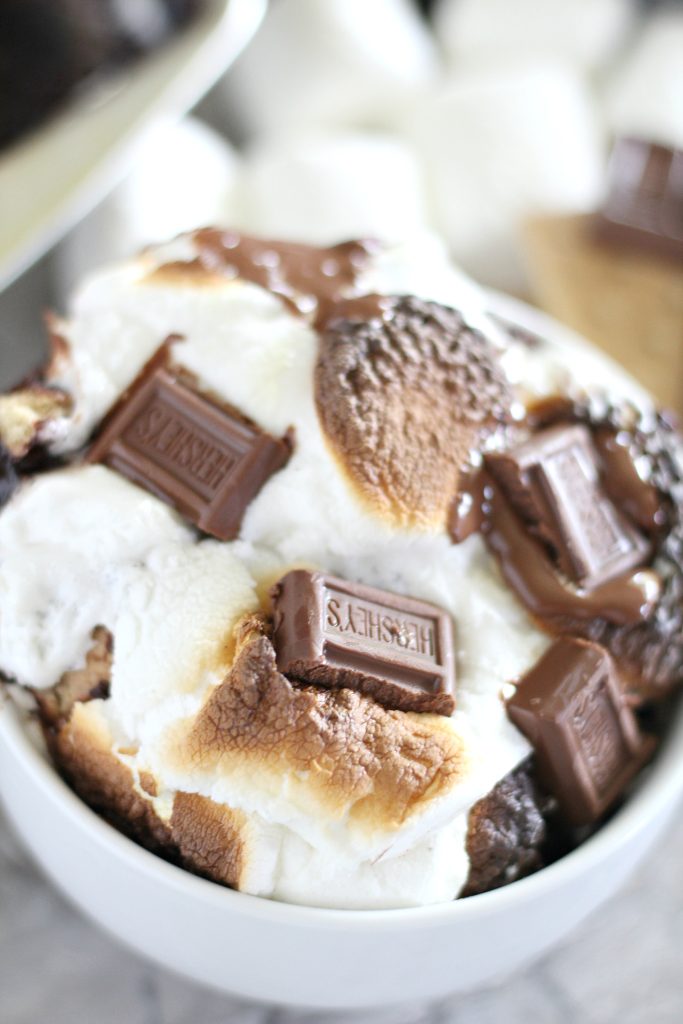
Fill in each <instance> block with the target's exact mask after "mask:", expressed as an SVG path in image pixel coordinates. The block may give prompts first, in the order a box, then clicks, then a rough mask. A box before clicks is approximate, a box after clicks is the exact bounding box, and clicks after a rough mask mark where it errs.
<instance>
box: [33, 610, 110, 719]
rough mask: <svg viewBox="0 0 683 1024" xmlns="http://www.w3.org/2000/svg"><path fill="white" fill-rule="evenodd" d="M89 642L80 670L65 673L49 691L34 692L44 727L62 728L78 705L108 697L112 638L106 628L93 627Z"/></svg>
mask: <svg viewBox="0 0 683 1024" xmlns="http://www.w3.org/2000/svg"><path fill="white" fill-rule="evenodd" d="M92 640H93V644H92V647H91V648H90V650H89V651H88V653H87V654H86V656H85V665H84V667H83V668H78V669H72V670H71V671H70V672H65V673H64V675H63V676H62V678H61V679H60V680H59V682H58V683H56V684H55V686H52V687H51V688H50V689H49V690H34V691H33V695H34V697H35V700H36V703H37V705H38V710H39V712H40V718H41V721H42V723H43V725H44V726H47V727H48V728H50V729H55V728H59V727H61V726H62V725H64V724H65V722H66V721H67V719H68V718H69V715H70V714H71V711H72V708H73V706H74V704H75V703H76V702H77V701H82V702H83V701H87V700H92V699H93V698H94V697H105V696H107V694H108V692H109V684H110V681H111V666H112V660H113V651H114V641H113V637H112V635H111V633H110V632H109V630H108V629H106V627H105V626H95V628H94V629H93V631H92Z"/></svg>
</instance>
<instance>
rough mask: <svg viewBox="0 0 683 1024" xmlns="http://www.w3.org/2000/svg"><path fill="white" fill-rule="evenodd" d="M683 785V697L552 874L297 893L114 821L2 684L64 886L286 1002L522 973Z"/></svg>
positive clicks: (194, 972) (10, 748)
mask: <svg viewBox="0 0 683 1024" xmlns="http://www.w3.org/2000/svg"><path fill="white" fill-rule="evenodd" d="M496 301H497V308H498V310H499V312H501V313H503V314H505V313H507V314H508V315H510V316H513V317H516V318H517V319H518V321H520V322H522V323H526V325H527V326H528V327H529V328H530V329H532V330H538V331H540V332H541V333H546V332H547V331H548V329H550V333H551V334H554V336H555V338H557V340H558V343H561V339H560V338H559V337H558V332H559V334H560V335H561V334H564V335H565V336H566V337H567V339H568V340H571V341H572V342H574V341H575V339H574V338H573V337H571V339H570V335H569V332H565V331H563V330H562V331H560V329H559V328H558V327H557V325H554V324H552V323H551V322H550V321H548V320H547V319H546V318H545V317H541V316H539V315H538V314H532V313H531V312H530V311H528V309H526V308H525V307H523V306H522V305H521V304H519V303H516V302H514V301H513V300H503V299H501V300H500V301H498V300H496ZM597 358H599V357H597ZM606 365H607V364H606ZM610 372H612V373H613V372H614V371H613V369H611V370H610ZM682 793H683V708H682V709H681V711H680V712H679V714H678V715H677V717H676V720H675V721H674V722H673V723H672V728H671V732H670V735H669V736H668V738H667V740H666V743H665V744H664V746H663V748H662V750H661V752H660V753H659V755H658V757H657V759H656V761H655V763H654V765H653V766H652V767H651V768H650V769H648V771H647V773H646V774H644V776H643V778H642V779H641V781H640V783H639V785H638V787H637V790H636V792H635V793H634V795H633V796H632V797H631V798H630V799H629V800H628V802H627V803H626V805H625V806H624V808H623V809H622V810H620V811H619V812H618V814H616V815H615V816H614V818H613V819H612V820H611V821H610V822H609V823H608V824H607V825H605V826H604V827H603V828H602V829H601V830H600V831H599V832H598V833H597V834H596V835H595V836H593V837H592V838H591V839H589V840H588V841H587V842H585V843H584V844H583V845H582V846H580V847H579V848H578V849H577V850H575V851H574V852H573V853H571V854H569V855H568V856H566V857H564V858H563V859H562V860H560V861H558V862H557V863H556V864H553V865H552V866H550V867H548V868H545V869H544V870H542V871H540V872H539V873H538V874H535V875H533V876H531V877H530V878H527V879H524V880H522V881H519V882H515V883H514V884H513V885H510V886H508V887H506V888H504V889H500V890H497V891H495V892H491V893H485V894H484V895H481V896H474V897H472V898H471V899H468V900H462V901H456V902H453V903H447V904H440V905H437V906H431V907H424V908H417V909H410V910H389V911H343V910H320V909H315V908H309V907H300V906H290V905H287V904H284V903H275V902H271V901H268V900H264V899H260V898H257V897H253V896H246V895H243V894H242V893H237V892H232V891H230V890H228V889H225V888H222V887H220V886H218V885H216V884H214V883H212V882H208V881H204V880H203V879H201V878H196V877H195V876H193V875H191V874H189V873H188V872H185V871H183V870H181V869H180V868H176V867H173V866H172V865H169V864H167V863H165V862H164V861H162V860H160V859H159V858H158V857H155V856H153V855H152V854H150V853H148V852H146V851H145V850H143V849H141V848H140V847H138V846H136V845H135V844H134V843H133V842H131V841H130V840H128V839H126V838H125V837H124V836H122V835H120V834H119V833H118V832H116V831H115V830H114V829H113V828H111V827H110V826H108V825H107V824H105V823H104V822H103V821H102V820H101V819H100V818H99V817H98V816H97V815H96V814H94V813H93V812H92V811H91V810H90V809H89V808H88V807H87V806H86V805H85V804H84V803H82V802H81V800H80V799H79V798H78V797H76V796H75V795H74V794H73V793H72V792H71V791H70V790H69V788H68V787H67V786H66V785H65V784H64V783H63V782H62V781H61V779H60V778H59V777H58V775H57V773H56V772H55V771H54V769H53V768H52V767H51V766H50V764H49V763H48V761H47V760H46V758H45V756H44V755H43V754H42V753H41V752H40V751H39V750H38V749H37V748H36V746H35V745H34V744H33V743H32V741H31V739H30V738H29V735H28V732H27V730H26V729H25V726H24V724H23V722H22V720H21V717H20V716H19V714H18V712H17V710H16V708H15V707H14V705H13V704H12V703H11V702H10V700H9V699H8V698H7V697H6V696H5V695H4V693H3V691H2V688H1V687H0V796H1V797H2V799H3V801H4V804H5V808H6V810H7V813H8V815H9V818H10V819H11V821H12V822H13V824H14V826H15V827H16V829H17V832H18V833H19V835H20V836H21V837H22V838H23V840H24V842H25V843H26V846H27V847H28V848H29V849H30V851H31V852H32V854H33V856H34V857H35V859H36V860H37V862H38V863H39V864H40V865H41V867H42V868H43V869H44V870H45V872H46V873H47V874H48V875H49V876H50V877H51V878H52V879H53V880H54V882H55V883H56V885H57V886H58V887H59V888H60V889H62V891H63V892H64V893H65V894H66V895H67V896H68V897H69V899H70V900H72V901H73V902H74V903H75V904H76V905H77V906H79V907H80V908H81V909H82V910H83V911H84V912H85V913H86V914H87V915H88V916H89V917H91V918H92V919H93V920H94V921H95V922H97V923H98V924H99V925H101V926H102V927H104V928H106V929H107V930H108V931H109V932H111V933H112V934H113V935H115V936H116V937H117V938H119V939H120V940H122V941H123V942H124V943H126V944H127V945H129V946H131V947H132V948H134V949H135V950H137V951H138V952H140V953H142V954H144V955H146V956H148V957H150V958H151V959H153V960H155V961H157V962H158V963H160V964H162V965H163V966H165V967H168V968H171V969H173V970H175V971H178V972H180V973H182V974H185V975H187V976H188V977H190V978H193V979H195V980H197V981H200V982H203V983H205V984H208V985H211V986H213V987H215V988H218V989H221V990H223V991H225V992H229V993H232V994H236V995H239V996H243V997H247V998H251V999H257V1000H264V1001H270V1002H274V1003H280V1004H283V1003H285V1004H291V1005H295V1006H308V1007H318V1008H330V1009H331V1008H341V1007H346V1008H351V1007H370V1006H382V1005H387V1004H392V1003H400V1002H403V1001H409V1000H410V1001H421V1000H424V1001H427V1000H430V999H436V998H439V997H441V996H444V995H446V994H448V993H451V992H456V991H466V990H468V989H472V988H476V987H477V986H480V985H483V984H485V983H487V982H489V981H491V980H493V979H496V978H500V977H501V976H503V975H505V974H508V973H511V972H513V971H514V970H515V969H516V968H518V967H519V966H520V965H523V964H525V963H527V962H529V961H531V960H533V959H534V958H535V957H537V956H539V955H540V954H542V953H544V952H546V951H547V950H548V949H550V948H551V947H552V946H553V945H554V944H555V943H556V942H558V941H559V940H560V939H562V938H564V937H565V936H566V935H567V933H568V932H569V931H570V930H571V929H572V928H573V927H574V926H575V925H577V924H578V923H579V922H580V921H581V920H582V919H583V918H584V917H585V916H586V915H587V914H589V913H590V912H591V911H592V910H594V909H596V908H597V907H598V906H599V905H600V904H601V903H602V902H603V901H604V900H606V899H607V898H608V897H609V896H611V895H612V894H613V893H614V892H615V891H616V890H617V889H618V888H619V886H620V885H621V884H622V882H623V881H624V880H625V879H626V877H627V876H628V875H629V873H630V872H631V870H632V869H633V868H634V867H635V865H636V864H637V863H638V862H639V861H641V860H642V859H643V858H644V857H645V856H646V854H647V853H648V852H649V851H650V849H651V847H652V846H653V844H654V843H655V841H656V840H657V838H658V836H659V835H660V833H661V832H662V831H663V829H664V828H665V826H666V824H667V822H668V820H669V818H670V817H671V816H672V814H673V811H674V809H675V807H676V804H677V802H678V799H679V797H680V796H681V794H682Z"/></svg>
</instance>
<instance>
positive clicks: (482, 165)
mask: <svg viewBox="0 0 683 1024" xmlns="http://www.w3.org/2000/svg"><path fill="white" fill-rule="evenodd" d="M412 136H413V138H414V140H415V143H416V146H417V148H418V151H419V153H420V156H421V157H422V160H423V162H424V167H425V174H426V178H427V186H428V189H429V190H430V199H431V203H432V210H431V212H432V219H433V221H434V223H436V224H437V225H438V228H439V230H440V231H441V233H442V234H443V235H445V237H446V239H447V240H448V242H449V244H450V247H451V250H452V252H453V254H454V257H455V258H456V259H457V260H458V262H459V263H461V264H462V265H463V266H464V268H465V269H466V270H467V271H468V272H470V273H472V274H474V275H475V276H477V277H479V278H480V279H481V280H483V281H485V282H486V283H488V284H493V285H496V286H500V287H506V288H511V289H515V288H517V289H519V288H521V287H522V286H523V282H524V273H523V269H522V267H520V264H519V248H518V242H517V235H518V230H519V227H520V224H521V222H522V221H523V220H524V218H525V217H527V216H528V215H531V214H534V213H539V212H543V211H556V212H558V211H563V212H572V211H573V212H583V211H586V210H590V209H592V208H594V207H595V205H596V204H597V202H598V201H599V199H600V196H601V190H602V187H603V175H604V155H603V139H602V135H601V131H600V129H599V126H598V124H597V119H596V115H595V112H594V110H593V106H592V102H591V98H590V96H589V94H588V92H587V91H586V88H585V86H584V85H583V83H582V81H581V79H580V78H579V77H578V76H576V75H575V74H574V73H573V72H572V71H571V70H570V69H568V68H567V67H565V66H563V65H562V64H559V63H557V64H540V63H539V64H535V63H530V64H529V65H528V66H526V67H516V68H510V69H507V70H506V69H498V70H489V71H479V72H475V71H472V72H468V73H463V74H460V75H455V76H454V77H453V78H452V79H450V80H449V81H448V82H446V83H445V84H444V85H443V86H442V87H441V88H440V89H439V90H438V92H437V93H436V94H435V95H433V96H430V97H429V98H428V99H425V100H423V101H422V102H420V103H419V104H418V105H417V109H416V110H415V111H414V112H413V116H412Z"/></svg>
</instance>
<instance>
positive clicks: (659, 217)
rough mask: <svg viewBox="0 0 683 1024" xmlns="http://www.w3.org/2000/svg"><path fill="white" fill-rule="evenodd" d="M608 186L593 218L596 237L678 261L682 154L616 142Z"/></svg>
mask: <svg viewBox="0 0 683 1024" xmlns="http://www.w3.org/2000/svg"><path fill="white" fill-rule="evenodd" d="M609 185H610V187H609V192H608V195H607V199H606V201H605V203H604V205H603V208H602V210H601V211H600V214H599V215H598V217H597V218H596V225H595V226H596V230H597V233H598V236H599V238H601V239H604V240H605V241H606V242H611V243H613V244H616V245H619V246H621V247H622V248H626V247H634V246H635V247H641V248H647V249H648V250H650V251H652V252H657V253H659V254H661V255H666V256H669V257H672V258H674V259H677V260H679V261H681V260H683V150H680V149H672V148H670V147H668V146H662V145H656V144H654V143H651V142H647V141H646V140H645V139H636V138H621V139H618V140H617V142H616V143H615V146H614V149H613V151H612V157H611V159H610V166H609Z"/></svg>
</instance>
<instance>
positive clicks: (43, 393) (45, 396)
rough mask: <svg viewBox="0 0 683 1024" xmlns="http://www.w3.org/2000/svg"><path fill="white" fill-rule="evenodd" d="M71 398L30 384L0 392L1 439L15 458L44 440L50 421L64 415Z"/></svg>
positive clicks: (24, 454)
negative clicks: (4, 393) (15, 389)
mask: <svg viewBox="0 0 683 1024" xmlns="http://www.w3.org/2000/svg"><path fill="white" fill-rule="evenodd" d="M71 404H72V403H71V399H70V398H69V396H68V395H67V394H66V392H64V391H60V390H58V389H56V388H48V387H45V386H44V385H42V384H30V385H29V386H28V387H25V388H20V389H19V390H17V391H10V392H9V393H8V394H6V395H0V443H2V444H3V445H4V447H5V448H6V449H7V451H8V452H9V453H10V455H11V456H12V458H13V459H14V460H15V461H19V460H20V459H23V458H24V457H25V456H26V455H28V453H29V452H30V450H31V449H32V448H33V447H35V445H37V444H40V443H41V441H43V440H45V435H46V431H47V429H48V426H49V424H50V423H51V422H53V421H55V420H58V419H61V418H62V417H64V416H67V415H68V414H69V412H70V411H71Z"/></svg>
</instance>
